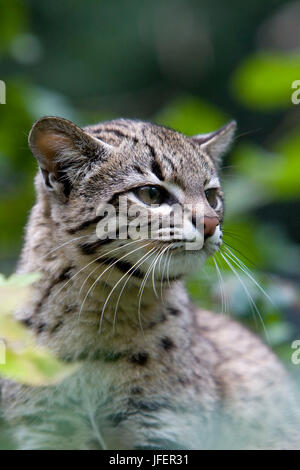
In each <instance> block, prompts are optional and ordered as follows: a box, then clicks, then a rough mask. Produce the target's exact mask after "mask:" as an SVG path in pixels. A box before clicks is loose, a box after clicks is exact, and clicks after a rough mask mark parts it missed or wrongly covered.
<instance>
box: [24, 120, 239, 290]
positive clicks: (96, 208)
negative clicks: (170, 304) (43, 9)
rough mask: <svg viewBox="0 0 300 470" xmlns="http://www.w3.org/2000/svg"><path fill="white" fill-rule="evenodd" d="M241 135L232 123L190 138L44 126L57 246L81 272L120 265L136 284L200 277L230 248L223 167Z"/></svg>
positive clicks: (132, 128) (116, 127)
mask: <svg viewBox="0 0 300 470" xmlns="http://www.w3.org/2000/svg"><path fill="white" fill-rule="evenodd" d="M235 128H236V124H235V122H230V123H229V124H227V125H226V126H224V127H222V128H221V129H219V130H217V131H215V132H211V133H209V134H199V135H196V136H193V137H187V136H185V135H183V134H181V133H179V132H176V131H174V130H171V129H168V128H166V127H162V126H158V125H155V124H151V123H148V122H143V121H134V120H126V119H119V120H115V121H110V122H105V123H100V124H98V125H94V126H90V127H86V128H83V129H81V128H79V127H78V126H76V125H75V124H73V123H72V122H70V121H67V120H65V119H62V118H58V117H45V118H42V119H40V120H39V121H37V122H36V123H35V124H34V126H33V128H32V130H31V132H30V135H29V145H30V148H31V150H32V152H33V154H34V155H35V157H36V158H37V160H38V163H39V167H40V172H39V176H38V193H39V196H40V200H41V201H44V204H45V205H46V206H47V211H48V213H49V217H50V218H51V219H52V221H53V226H54V227H55V231H56V233H55V234H53V236H54V238H55V240H56V241H57V243H61V244H64V251H65V254H66V255H67V256H69V257H70V258H71V259H72V258H74V256H75V257H76V259H78V260H80V261H79V264H82V265H86V264H87V263H88V262H89V261H91V263H92V262H94V263H101V264H102V265H103V266H106V267H108V266H109V265H110V264H112V263H114V268H115V269H114V276H115V275H118V276H119V277H121V276H125V275H131V276H132V279H133V280H134V279H136V280H138V279H139V280H141V279H143V278H144V276H145V275H146V273H148V274H149V273H151V272H152V270H153V271H154V274H153V278H155V279H159V280H163V281H164V280H166V279H167V278H168V277H169V278H170V279H177V278H180V277H182V276H183V275H185V274H187V273H189V272H190V271H191V269H197V267H198V266H199V265H200V264H202V263H203V261H205V259H206V258H207V256H209V255H212V254H213V253H214V252H215V251H216V250H218V248H219V246H220V245H221V242H222V232H221V223H222V220H223V193H222V189H221V185H220V180H219V177H218V168H219V164H220V161H221V157H222V155H223V154H224V152H225V151H227V150H228V148H229V146H230V144H231V142H232V139H233V135H234V132H235ZM180 211H181V212H180ZM178 214H179V217H178ZM180 214H181V215H180ZM180 217H181V218H180ZM180 220H181V223H180ZM145 227H146V228H147V230H146V232H145ZM71 240H73V241H71ZM93 260H94V261H93ZM166 265H167V266H166ZM126 273H127V274H126ZM150 277H151V276H150ZM139 282H140V281H139Z"/></svg>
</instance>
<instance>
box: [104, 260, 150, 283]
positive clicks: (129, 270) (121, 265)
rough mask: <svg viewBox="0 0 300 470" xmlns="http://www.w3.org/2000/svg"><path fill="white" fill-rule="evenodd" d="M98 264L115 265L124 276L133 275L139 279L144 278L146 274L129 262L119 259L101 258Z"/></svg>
mask: <svg viewBox="0 0 300 470" xmlns="http://www.w3.org/2000/svg"><path fill="white" fill-rule="evenodd" d="M97 262H99V263H101V264H106V265H112V264H114V266H115V267H116V268H117V269H119V270H120V271H122V273H124V274H131V275H132V276H134V277H137V278H139V279H143V278H144V273H143V272H142V271H140V270H139V269H138V268H134V266H132V265H131V264H130V263H129V262H128V261H124V260H118V258H101V260H99V261H97Z"/></svg>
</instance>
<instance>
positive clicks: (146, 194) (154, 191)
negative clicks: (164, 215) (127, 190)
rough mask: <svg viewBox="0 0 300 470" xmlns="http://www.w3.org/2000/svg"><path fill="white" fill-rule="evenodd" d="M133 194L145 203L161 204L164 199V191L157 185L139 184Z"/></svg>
mask: <svg viewBox="0 0 300 470" xmlns="http://www.w3.org/2000/svg"><path fill="white" fill-rule="evenodd" d="M134 192H135V194H136V195H137V196H138V198H139V199H140V200H141V201H143V202H144V203H145V204H149V205H151V204H162V203H163V202H164V201H165V199H166V191H165V190H164V189H163V188H159V187H157V186H141V187H140V188H137V189H135V191H134Z"/></svg>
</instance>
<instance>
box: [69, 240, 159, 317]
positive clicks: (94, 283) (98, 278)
mask: <svg viewBox="0 0 300 470" xmlns="http://www.w3.org/2000/svg"><path fill="white" fill-rule="evenodd" d="M139 241H140V240H139ZM150 243H151V242H149V243H146V244H145V245H143V246H140V247H138V248H135V249H134V250H132V251H130V252H129V253H125V255H123V256H121V258H118V259H117V260H116V261H115V262H114V263H113V264H111V265H109V266H108V267H107V268H106V269H104V271H103V272H102V273H101V274H100V276H98V277H97V279H96V280H95V281H94V282H93V284H92V285H91V287H90V288H89V290H88V291H87V293H86V295H85V297H84V299H83V302H82V304H81V307H80V311H79V314H78V319H80V315H81V312H82V309H83V306H84V304H85V302H86V299H87V298H88V296H89V293H90V292H91V290H92V289H93V287H94V286H95V285H96V284H97V283H98V282H99V280H100V279H101V277H102V276H103V274H105V273H106V272H107V271H108V270H109V269H111V268H112V266H114V265H115V264H116V263H118V261H120V260H122V259H123V258H126V256H129V255H131V254H132V253H134V252H135V251H138V250H140V249H142V248H144V247H145V246H148V245H150Z"/></svg>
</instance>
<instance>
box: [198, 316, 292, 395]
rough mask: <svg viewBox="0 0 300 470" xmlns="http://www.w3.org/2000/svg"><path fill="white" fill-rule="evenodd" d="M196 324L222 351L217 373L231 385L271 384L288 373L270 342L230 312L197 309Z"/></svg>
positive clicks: (216, 347) (255, 386) (231, 386)
mask: <svg viewBox="0 0 300 470" xmlns="http://www.w3.org/2000/svg"><path fill="white" fill-rule="evenodd" d="M195 316H196V324H197V327H198V328H199V332H200V334H201V335H202V336H204V337H205V338H206V339H208V340H209V341H210V342H211V344H212V345H213V347H214V348H215V350H216V352H217V355H218V358H219V359H218V363H217V373H218V376H219V377H221V379H222V381H223V382H224V383H225V384H226V386H227V387H228V388H230V389H233V388H234V387H235V386H236V385H237V383H240V384H242V383H244V384H245V386H246V385H247V387H248V389H251V388H252V386H253V389H254V388H258V387H261V386H262V387H266V386H268V387H271V386H272V384H274V383H275V382H277V383H278V382H279V381H281V380H283V381H284V380H286V379H287V375H288V374H287V373H286V371H285V369H284V367H283V365H282V364H281V363H280V361H279V359H278V358H277V357H276V355H275V354H274V352H273V351H272V350H271V348H270V347H269V345H268V344H266V343H265V342H264V340H263V339H261V338H260V337H259V336H258V334H255V333H254V332H252V331H250V329H248V328H247V327H246V326H244V325H242V324H241V323H239V322H238V321H237V320H235V319H233V318H232V317H231V316H230V315H229V314H221V313H213V312H210V311H206V310H196V314H195Z"/></svg>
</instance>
